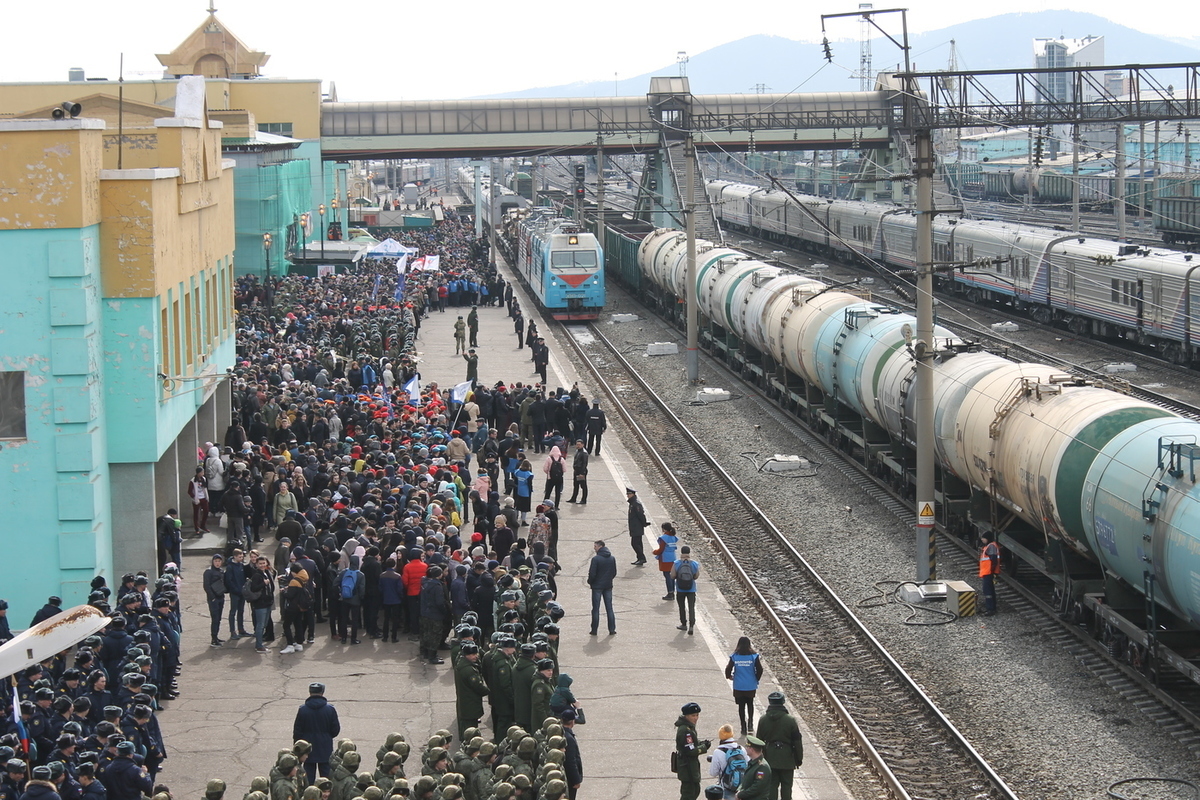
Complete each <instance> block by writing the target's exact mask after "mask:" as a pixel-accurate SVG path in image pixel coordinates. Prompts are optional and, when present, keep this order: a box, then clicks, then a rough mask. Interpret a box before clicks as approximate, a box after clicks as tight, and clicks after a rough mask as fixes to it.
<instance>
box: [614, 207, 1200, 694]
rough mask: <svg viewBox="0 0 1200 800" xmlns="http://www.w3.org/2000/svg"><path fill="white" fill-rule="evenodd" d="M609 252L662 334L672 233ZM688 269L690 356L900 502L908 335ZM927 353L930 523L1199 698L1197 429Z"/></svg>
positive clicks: (885, 313)
mask: <svg viewBox="0 0 1200 800" xmlns="http://www.w3.org/2000/svg"><path fill="white" fill-rule="evenodd" d="M715 191H717V192H719V193H720V196H724V189H723V188H716V189H715ZM898 215H899V212H897V213H896V214H893V216H898ZM832 216H833V219H832V220H831V221H832V222H835V223H836V222H837V221H838V218H837V215H832ZM826 218H827V219H828V217H826ZM889 219H890V218H889ZM849 221H850V218H846V224H849ZM854 224H855V225H861V226H871V225H876V226H878V224H879V222H878V221H874V222H873V221H872V220H871V218H870V217H869V216H868V215H865V214H860V215H859V216H858V217H857V218H855V222H854ZM843 230H844V232H845V233H846V234H851V233H852V231H851V230H850V229H848V228H844V229H843ZM608 236H609V239H608V241H609V247H610V250H611V251H612V254H613V258H614V259H615V260H616V261H617V262H618V263H615V264H614V265H613V266H614V271H615V272H616V273H617V274H620V275H624V276H632V277H634V279H635V280H636V281H638V286H639V287H640V291H639V294H640V296H641V297H643V298H645V301H646V302H649V303H651V304H654V303H657V304H658V305H659V306H660V308H661V310H662V312H663V313H664V315H666V316H668V317H673V318H675V319H676V320H677V321H678V318H679V316H680V315H681V314H682V313H683V312H682V311H681V309H683V308H684V305H683V304H682V302H680V301H681V299H682V298H683V297H684V296H685V294H686V291H685V289H686V274H687V267H686V262H687V242H686V237H685V236H684V234H682V233H681V232H679V231H676V230H658V231H650V232H646V231H645V229H644V228H643V229H642V231H641V232H640V233H633V234H630V233H626V232H622V231H620V230H615V229H614V228H610V229H609V232H608ZM864 238H865V239H866V240H867V241H870V240H871V237H870V236H866V237H864ZM639 239H640V241H639ZM630 258H635V259H636V263H633V264H631V263H628V260H629V259H630ZM622 261H624V262H626V263H620V262H622ZM696 267H697V297H698V302H699V307H700V314H701V318H702V326H703V327H702V343H703V344H704V345H705V346H706V347H708V348H709V349H710V350H711V351H713V352H714V354H715V355H717V356H718V357H721V358H723V359H724V360H725V361H726V362H727V363H729V364H730V365H731V366H732V367H733V368H734V369H735V370H737V371H738V372H739V373H740V374H742V375H743V376H745V377H746V378H747V379H748V380H750V381H752V382H754V383H756V384H757V385H758V386H759V387H760V388H761V390H762V391H763V392H764V393H765V394H767V395H769V396H772V397H773V398H775V399H776V400H777V401H778V402H780V403H781V405H783V406H784V407H785V408H787V409H788V410H790V411H792V412H793V413H795V414H796V415H797V416H798V417H800V418H801V419H804V420H805V421H806V422H807V423H808V424H809V425H810V426H811V427H813V428H814V429H816V430H817V431H818V432H820V433H822V434H824V435H825V436H826V438H827V439H828V440H829V441H831V442H833V443H835V444H836V445H837V446H839V447H840V448H842V449H843V450H845V451H846V452H848V453H851V454H853V456H854V457H855V458H857V459H859V460H860V461H861V462H862V463H863V464H864V465H865V466H866V467H867V468H868V469H869V470H870V471H871V472H872V473H873V474H875V475H877V476H879V477H880V478H882V479H884V480H886V481H889V482H890V483H891V484H892V485H893V486H894V488H895V489H896V490H897V491H899V492H900V493H902V494H905V495H907V496H908V497H909V498H910V499H912V475H913V470H914V464H915V447H916V443H915V431H916V424H915V409H914V402H915V398H914V392H913V383H914V379H915V373H916V360H915V357H914V342H913V333H912V332H913V331H914V330H915V328H916V320H915V318H914V317H913V316H911V315H909V314H908V313H905V312H903V311H900V310H898V309H896V308H894V307H890V306H888V305H886V304H883V303H880V302H875V301H873V300H871V299H869V298H864V297H862V296H858V295H855V294H852V293H848V292H845V291H836V290H834V289H833V288H831V287H829V286H827V285H826V284H824V283H822V282H820V281H818V280H815V279H813V278H810V277H807V276H804V275H801V274H798V273H796V272H794V271H790V270H787V269H783V268H781V267H779V266H774V265H770V264H767V263H764V262H762V261H758V260H756V259H754V258H752V257H750V256H747V255H746V254H744V253H741V252H739V251H737V250H735V249H731V248H727V247H720V246H717V245H714V244H712V243H710V242H707V241H703V240H701V241H700V242H698V243H697V262H696ZM928 344H930V345H932V346H933V348H934V350H935V352H936V354H937V355H936V359H935V361H934V364H933V369H934V376H935V377H934V382H935V390H934V400H933V402H934V404H935V409H934V418H935V425H936V430H935V436H936V453H937V456H936V457H937V461H938V465H939V466H938V476H937V482H936V485H937V487H938V490H937V493H936V500H937V502H936V511H937V518H938V522H939V524H941V525H942V526H944V527H945V528H946V529H947V530H948V531H950V532H951V533H954V534H957V535H959V536H961V537H963V538H966V539H970V538H971V536H972V535H973V534H974V533H976V532H980V531H989V532H991V533H994V534H996V535H998V537H999V541H1000V542H1001V544H1002V545H1003V547H1004V554H1005V559H1006V562H1007V564H1008V567H1007V569H1011V570H1012V571H1017V568H1018V567H1020V568H1021V569H1026V568H1027V567H1030V566H1032V567H1034V568H1036V569H1037V570H1038V571H1040V572H1042V573H1044V574H1045V575H1048V576H1049V577H1050V578H1052V579H1053V580H1054V582H1055V584H1056V586H1057V590H1058V599H1059V603H1060V606H1059V607H1060V610H1061V611H1062V612H1063V613H1064V614H1069V615H1071V616H1072V617H1074V618H1075V619H1076V621H1078V622H1079V623H1080V624H1086V625H1090V626H1091V627H1092V630H1093V633H1094V634H1095V635H1096V636H1097V637H1098V638H1100V639H1101V640H1102V641H1104V642H1106V643H1107V645H1108V646H1109V648H1110V650H1111V651H1112V652H1113V653H1114V655H1117V656H1119V657H1123V658H1125V659H1126V660H1127V661H1128V662H1129V663H1131V664H1133V665H1135V666H1137V667H1139V668H1142V669H1144V670H1147V671H1149V670H1151V669H1158V668H1159V667H1161V665H1163V664H1170V665H1171V666H1173V667H1175V668H1176V669H1177V670H1179V671H1180V672H1182V673H1183V674H1185V675H1187V676H1188V677H1190V678H1191V679H1192V680H1195V681H1197V682H1200V669H1197V668H1196V667H1194V666H1193V665H1192V664H1191V663H1190V662H1189V661H1188V659H1187V656H1186V655H1185V654H1187V653H1188V652H1189V651H1193V652H1200V636H1198V635H1197V629H1198V628H1200V580H1197V576H1198V575H1200V487H1198V486H1197V484H1196V477H1197V462H1198V461H1200V422H1196V421H1192V420H1188V419H1184V418H1182V417H1180V416H1177V415H1175V414H1174V413H1172V412H1170V411H1167V410H1165V409H1163V408H1160V407H1157V406H1154V405H1151V404H1149V403H1145V402H1142V401H1139V400H1135V399H1131V398H1130V397H1128V396H1126V395H1124V394H1121V393H1119V392H1116V391H1112V390H1109V389H1106V388H1102V387H1101V386H1098V385H1094V384H1093V383H1091V382H1089V381H1088V380H1084V379H1081V378H1079V377H1076V376H1072V375H1068V374H1064V373H1063V371H1062V370H1061V369H1060V368H1055V367H1050V366H1045V365H1041V364H1022V363H1014V362H1012V361H1010V360H1007V359H1005V358H1002V357H1000V356H998V355H994V354H991V353H987V352H983V351H981V350H980V349H979V347H978V346H976V345H973V344H971V343H969V342H965V341H962V340H960V339H959V338H957V337H956V336H955V335H954V334H953V333H952V332H950V331H949V330H946V329H944V328H941V327H938V328H937V329H936V331H935V333H934V342H932V343H928ZM1147 598H1148V599H1149V600H1151V601H1152V602H1150V603H1147V602H1146V599H1147Z"/></svg>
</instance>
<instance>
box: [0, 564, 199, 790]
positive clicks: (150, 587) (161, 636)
mask: <svg viewBox="0 0 1200 800" xmlns="http://www.w3.org/2000/svg"><path fill="white" fill-rule="evenodd" d="M179 581H180V577H179V569H178V566H177V565H176V564H174V563H171V564H168V565H167V566H166V568H165V569H164V571H163V574H162V575H161V576H160V577H158V578H156V579H154V580H153V581H151V579H150V578H149V577H148V576H147V575H145V574H144V573H138V574H132V573H130V574H126V575H124V576H123V577H122V579H121V583H120V585H119V586H117V587H116V588H115V589H112V588H110V587H109V586H108V585H107V582H106V580H105V579H104V578H103V577H102V576H96V577H95V578H94V579H93V580H92V584H91V594H90V596H89V603H90V604H91V605H93V606H95V607H96V608H98V609H99V610H100V611H102V612H103V613H106V614H108V615H110V616H111V620H110V621H109V623H108V624H107V626H106V627H105V629H104V630H103V632H102V633H100V634H97V635H93V636H89V637H87V638H86V639H84V640H83V641H82V642H80V643H79V644H78V645H77V646H76V647H75V648H72V649H71V650H68V651H65V652H61V653H57V654H55V655H53V656H51V657H49V658H46V659H45V660H43V661H42V662H40V663H37V664H34V665H32V666H30V667H28V668H26V669H24V670H23V671H22V672H21V673H20V674H18V675H14V676H11V678H10V679H9V680H8V681H6V683H9V682H11V684H12V687H13V688H12V691H11V694H9V693H8V692H5V693H0V697H3V698H4V699H3V700H0V709H2V710H3V722H2V723H0V732H2V734H0V764H3V765H4V766H3V769H4V776H3V778H0V798H2V800H19V799H20V798H24V800H104V798H106V797H107V798H109V800H140V798H142V797H143V796H154V797H157V796H158V795H159V794H166V793H167V791H168V790H167V789H166V787H164V786H162V785H160V784H157V783H156V780H157V777H158V774H159V772H160V771H161V770H162V768H163V762H164V761H165V760H166V759H167V748H166V744H165V742H164V740H163V736H162V731H161V729H160V727H159V722H158V716H157V715H158V712H159V710H160V709H161V705H160V703H161V702H162V701H166V700H171V699H174V698H175V697H176V696H177V683H176V681H177V679H178V677H179V675H180V672H181V662H180V657H179V654H180V649H179V648H180V638H181V636H182V633H183V620H182V617H181V614H180V608H179ZM0 606H3V607H4V609H5V610H7V604H6V603H4V602H3V601H0ZM61 613H63V609H62V600H61V599H60V598H59V597H50V598H49V599H48V600H47V602H46V605H45V606H43V607H42V608H41V609H40V610H39V611H38V612H37V613H36V614H35V615H34V617H33V619H32V620H31V621H30V626H33V625H37V624H39V623H42V622H45V621H50V620H53V619H54V618H55V617H56V616H58V615H59V614H61ZM6 623H7V621H6ZM0 634H3V635H0V641H3V640H5V639H6V638H7V637H8V635H10V634H9V627H8V625H7V624H5V625H4V626H3V629H2V630H0ZM158 800H163V798H158Z"/></svg>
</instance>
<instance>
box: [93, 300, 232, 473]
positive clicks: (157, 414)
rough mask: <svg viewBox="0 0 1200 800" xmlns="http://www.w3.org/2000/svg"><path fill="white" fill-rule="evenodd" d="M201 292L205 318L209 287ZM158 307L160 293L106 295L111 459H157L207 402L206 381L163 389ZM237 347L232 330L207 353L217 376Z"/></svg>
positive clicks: (106, 382) (105, 377)
mask: <svg viewBox="0 0 1200 800" xmlns="http://www.w3.org/2000/svg"><path fill="white" fill-rule="evenodd" d="M200 297H201V308H200V311H199V315H200V318H201V319H205V318H206V316H207V309H206V308H204V306H203V303H204V302H205V301H204V298H206V297H207V292H200ZM159 307H160V303H159V299H158V298H131V299H116V298H106V299H105V300H104V310H103V325H104V374H103V387H104V389H103V392H104V401H105V404H106V406H107V411H108V441H109V460H110V461H111V462H112V463H135V462H149V463H151V464H153V463H155V462H157V461H158V460H159V458H161V457H162V454H163V453H164V452H166V450H167V448H168V447H170V446H171V443H172V442H173V441H175V438H176V437H177V436H179V433H180V431H181V430H183V426H184V425H186V424H187V423H188V422H189V421H191V419H192V417H194V416H195V415H196V409H198V408H199V407H200V406H201V405H203V401H204V391H203V390H202V387H203V386H204V385H205V384H204V382H202V381H188V382H180V383H179V384H178V388H177V389H176V390H175V391H174V392H173V393H172V394H170V395H169V396H167V395H166V394H164V392H163V388H162V381H160V380H159V378H158V371H159V365H160V364H161V363H162V360H163V359H162V354H161V352H160V349H161V344H160V343H161V341H162V330H161V317H160V314H159ZM235 347H236V342H235V340H234V337H233V335H229V336H226V337H225V338H224V339H223V340H220V341H218V343H217V344H216V346H215V347H214V348H213V350H212V352H211V353H209V354H208V356H209V357H208V362H209V363H210V364H212V365H214V368H215V370H216V375H217V376H219V377H223V376H224V375H225V370H226V369H227V368H229V367H232V366H233V360H234V355H235V352H234V351H235Z"/></svg>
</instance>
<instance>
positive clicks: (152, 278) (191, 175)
mask: <svg viewBox="0 0 1200 800" xmlns="http://www.w3.org/2000/svg"><path fill="white" fill-rule="evenodd" d="M158 124H159V127H158V130H157V139H158V145H159V146H158V149H157V152H158V153H159V155H160V156H161V158H160V159H159V163H158V164H156V165H153V166H151V167H147V168H143V169H136V170H134V169H125V170H104V169H103V159H102V155H101V153H102V148H103V141H102V137H103V134H104V132H105V131H104V123H103V122H102V121H100V120H89V119H78V120H63V121H61V122H59V123H50V122H49V121H46V120H3V119H0V253H2V254H3V265H4V267H5V273H6V276H8V277H9V281H8V283H6V291H5V292H3V293H0V369H3V370H18V371H22V372H24V373H25V407H26V411H27V424H26V438H25V439H22V440H19V441H18V440H4V441H0V475H3V476H4V480H3V481H0V519H4V521H5V524H4V526H2V527H0V544H2V545H5V546H6V547H5V552H8V553H19V554H20V557H19V558H10V559H7V560H0V587H3V588H2V590H0V592H2V594H3V595H4V596H5V597H6V598H7V599H8V600H9V602H10V609H11V610H10V620H11V624H12V625H13V627H14V628H20V627H23V626H24V625H25V624H27V622H26V621H27V620H28V619H29V618H30V617H31V616H32V614H33V612H34V611H35V610H36V609H37V608H38V607H40V606H41V604H42V603H43V602H44V601H45V598H46V597H47V596H49V595H51V594H57V595H59V596H61V597H62V598H63V599H64V601H65V602H66V604H67V605H68V606H69V605H75V604H78V603H82V602H86V599H87V594H88V589H89V583H90V581H91V578H92V577H93V576H94V575H96V574H97V573H100V574H103V575H105V576H106V577H108V578H109V582H110V584H111V583H113V581H112V577H113V575H114V574H116V575H119V574H121V573H122V572H124V571H126V570H135V569H147V570H149V571H154V570H155V569H156V568H157V557H156V553H155V519H156V517H157V516H158V515H159V514H161V513H162V512H163V511H165V508H166V505H164V503H166V504H167V505H176V506H178V507H180V508H181V509H183V503H180V502H179V499H180V497H181V491H180V484H181V482H180V475H181V474H182V473H184V472H186V471H187V469H186V468H187V467H188V466H189V465H190V463H189V461H190V458H191V456H190V453H191V452H193V451H194V449H195V446H196V443H195V442H194V441H193V440H194V439H195V438H196V436H197V435H198V431H199V428H198V426H197V424H196V416H197V409H198V408H200V407H201V406H202V405H204V404H205V402H206V401H207V400H208V399H209V398H212V397H213V396H214V394H217V393H219V392H221V391H222V390H224V389H225V387H226V385H227V384H226V381H227V377H226V369H227V368H228V367H230V366H232V365H233V360H234V335H233V325H234V321H233V309H232V281H233V244H234V233H233V232H234V228H233V210H234V207H233V167H232V163H230V162H224V161H223V160H222V159H221V156H220V128H219V126H215V125H214V126H209V125H206V124H205V123H204V122H203V121H196V122H195V123H194V124H193V123H192V122H191V121H190V120H189V119H185V120H180V119H174V120H170V119H168V120H165V121H160V123H158ZM162 373H165V374H166V376H167V378H166V379H165V380H164V379H163V377H162V375H161V374H162ZM211 405H212V404H211V403H210V407H211ZM209 416H211V411H210V412H209ZM209 427H212V426H211V425H209V424H206V426H205V429H206V430H207V428H209ZM114 466H116V467H117V468H116V469H115V470H114ZM114 473H115V475H116V477H117V480H116V481H115V482H114ZM135 476H136V477H135ZM186 477H190V476H185V480H186ZM182 499H185V500H186V497H184V498H182ZM114 507H116V508H118V509H121V513H120V519H121V527H122V529H121V531H120V533H119V535H114V530H113V522H114V519H115V516H114V511H113V508H114ZM133 511H136V512H137V514H136V515H133V514H132V513H131V512H133Z"/></svg>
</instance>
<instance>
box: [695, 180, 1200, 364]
mask: <svg viewBox="0 0 1200 800" xmlns="http://www.w3.org/2000/svg"><path fill="white" fill-rule="evenodd" d="M707 191H708V197H709V201H710V202H711V203H712V207H713V212H714V214H716V216H717V218H718V219H719V220H720V221H721V224H722V225H724V226H727V227H730V228H733V229H739V230H744V231H748V232H750V233H754V234H757V235H761V236H763V237H765V238H768V239H772V240H774V241H781V242H789V243H792V244H795V245H797V246H801V247H804V248H807V249H810V250H814V251H818V252H822V253H827V254H832V255H835V256H838V257H840V258H843V259H846V260H861V259H864V258H869V259H872V260H875V261H880V262H883V263H885V264H888V265H891V266H893V267H898V268H912V267H913V266H914V265H915V261H916V248H917V237H916V219H915V217H914V216H913V214H912V212H911V211H910V210H909V209H907V208H905V207H902V206H897V205H890V204H885V203H869V202H862V201H854V200H827V199H822V198H817V197H811V196H807V195H797V196H796V197H795V199H793V198H792V197H789V196H788V195H787V194H785V193H783V192H777V191H769V190H766V189H762V188H760V187H756V186H747V185H745V184H735V183H728V182H724V181H712V182H710V183H709V184H708V187H707ZM933 256H934V261H936V262H938V263H942V264H958V265H961V266H960V268H959V269H956V270H953V271H943V272H940V273H939V274H938V276H937V279H936V280H937V282H938V284H939V287H938V288H939V289H940V290H941V291H943V292H954V293H958V294H963V295H966V296H967V297H968V299H970V300H972V301H975V302H989V303H994V304H998V305H1003V306H1006V307H1009V308H1011V309H1012V310H1013V311H1015V312H1019V313H1022V314H1027V315H1029V316H1031V317H1033V318H1034V319H1036V320H1037V321H1039V322H1042V323H1045V324H1050V323H1055V324H1061V325H1063V326H1064V327H1066V328H1068V329H1069V330H1071V331H1072V332H1073V333H1076V334H1078V335H1081V336H1100V337H1105V338H1122V339H1127V340H1129V341H1132V342H1135V343H1137V344H1141V345H1148V346H1153V347H1154V348H1155V349H1157V350H1158V351H1159V352H1160V353H1161V354H1162V355H1163V357H1165V358H1168V359H1170V360H1172V361H1174V362H1175V363H1179V364H1187V363H1193V362H1195V361H1197V360H1200V336H1197V333H1198V330H1200V326H1197V322H1196V317H1197V315H1200V292H1197V285H1198V284H1197V281H1200V277H1197V276H1196V275H1195V274H1194V273H1195V272H1196V270H1195V267H1196V266H1198V265H1200V260H1194V257H1193V256H1192V254H1190V253H1182V252H1179V251H1175V250H1167V249H1155V248H1148V247H1141V246H1136V245H1128V244H1123V243H1120V242H1113V241H1109V240H1106V239H1096V238H1090V237H1086V236H1083V235H1080V234H1075V233H1070V232H1067V231H1057V230H1051V229H1048V228H1037V227H1032V226H1024V225H1017V224H1014V223H1008V222H996V221H990V220H960V219H956V218H953V217H945V216H943V217H938V218H937V219H936V220H935V222H934V230H933ZM1189 295H1191V299H1190V300H1189V299H1188V298H1189Z"/></svg>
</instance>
